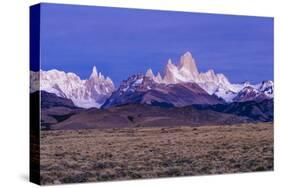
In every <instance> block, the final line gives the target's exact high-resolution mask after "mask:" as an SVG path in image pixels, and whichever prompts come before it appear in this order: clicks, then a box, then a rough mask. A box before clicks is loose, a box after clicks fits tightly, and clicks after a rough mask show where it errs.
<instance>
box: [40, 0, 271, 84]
mask: <svg viewBox="0 0 281 188" xmlns="http://www.w3.org/2000/svg"><path fill="white" fill-rule="evenodd" d="M40 34H41V36H40V37H41V40H40V41H41V46H40V48H41V57H40V58H41V69H42V70H50V69H58V70H63V71H65V72H74V73H76V74H77V75H79V76H80V77H81V78H82V79H87V78H88V77H89V76H90V74H91V72H92V67H93V66H94V65H95V66H96V67H97V69H98V71H100V72H102V74H103V75H105V76H109V77H110V78H111V79H112V80H113V82H114V83H115V84H116V85H119V84H120V82H121V81H122V80H125V79H127V78H128V76H130V75H132V74H139V73H145V72H146V70H147V69H148V68H152V70H153V72H158V71H159V72H162V71H163V69H164V66H165V64H166V63H167V60H168V59H169V58H171V59H172V61H173V63H178V62H179V58H180V56H181V55H182V54H184V53H185V52H187V51H189V52H191V53H192V55H193V57H194V59H195V61H196V63H197V66H198V69H199V71H200V72H204V71H206V70H208V69H214V70H215V72H216V73H223V74H225V75H226V76H227V77H228V78H229V80H230V81H231V82H233V83H241V82H244V81H250V82H252V83H258V82H260V81H262V80H268V79H270V80H273V18H268V17H252V16H231V15H219V14H200V13H188V12H172V11H157V10H140V9H123V8H105V7H94V6H78V5H60V4H41V33H40Z"/></svg>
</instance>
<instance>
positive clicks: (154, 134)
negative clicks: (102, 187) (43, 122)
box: [40, 123, 273, 184]
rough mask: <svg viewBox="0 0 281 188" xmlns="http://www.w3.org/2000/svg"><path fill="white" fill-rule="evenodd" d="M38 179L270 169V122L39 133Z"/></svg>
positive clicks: (102, 178)
mask: <svg viewBox="0 0 281 188" xmlns="http://www.w3.org/2000/svg"><path fill="white" fill-rule="evenodd" d="M40 150H41V165H40V166H41V183H42V184H59V183H72V182H90V181H108V180H124V179H137V178H156V177H168V176H186V175H203V174H222V173H237V172H253V171H265V170H273V125H272V124H265V123H260V124H256V125H254V124H247V125H235V126H204V127H196V128H194V127H177V128H122V129H100V130H97V129H92V130H73V131H71V130H68V131H43V132H42V134H41V149H40Z"/></svg>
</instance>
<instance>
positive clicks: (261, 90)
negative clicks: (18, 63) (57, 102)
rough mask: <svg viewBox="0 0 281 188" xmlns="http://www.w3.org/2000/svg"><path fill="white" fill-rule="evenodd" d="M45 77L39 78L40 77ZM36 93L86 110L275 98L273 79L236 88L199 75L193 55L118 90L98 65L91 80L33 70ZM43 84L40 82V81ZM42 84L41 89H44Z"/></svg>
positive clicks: (211, 72) (221, 77)
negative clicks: (44, 92)
mask: <svg viewBox="0 0 281 188" xmlns="http://www.w3.org/2000/svg"><path fill="white" fill-rule="evenodd" d="M39 74H40V77H39ZM30 76H31V78H30V80H31V85H30V90H31V93H32V92H35V91H36V90H38V88H40V90H43V91H46V92H48V93H53V94H55V95H56V96H58V97H62V98H67V99H70V100H71V101H72V102H73V103H74V105H75V106H78V107H82V108H91V107H96V108H100V107H101V108H109V107H112V106H120V105H125V104H148V105H156V106H168V107H171V106H174V107H184V106H187V105H193V104H207V105H215V104H222V103H231V102H246V101H263V100H265V99H272V98H273V90H274V84H273V82H272V81H271V80H266V81H262V82H261V83H259V84H255V85H253V84H250V83H249V82H245V83H243V84H233V83H230V81H229V80H228V79H227V77H226V76H225V75H223V74H221V73H219V74H216V73H215V71H214V70H212V69H211V70H208V71H207V72H199V71H198V69H197V66H196V62H195V60H194V58H193V57H192V55H191V53H190V52H187V53H185V54H184V55H182V56H181V58H180V60H179V63H178V64H174V63H173V62H172V60H171V59H169V60H168V62H167V64H166V66H165V68H164V71H163V73H162V74H161V73H159V72H158V73H157V74H156V75H154V73H153V71H152V69H148V70H147V72H146V74H138V75H131V76H129V78H128V79H127V80H124V81H123V82H122V83H121V84H120V86H119V88H115V86H114V83H113V82H112V80H111V79H110V78H109V77H105V76H103V75H102V73H98V71H97V68H96V67H95V66H94V67H93V71H92V74H91V75H90V77H89V79H86V80H82V79H80V77H79V76H77V75H76V74H74V73H65V72H63V71H59V70H49V71H43V70H40V71H39V72H33V71H31V75H30ZM39 79H40V81H39ZM39 85H40V87H39Z"/></svg>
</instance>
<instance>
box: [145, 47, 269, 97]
mask: <svg viewBox="0 0 281 188" xmlns="http://www.w3.org/2000/svg"><path fill="white" fill-rule="evenodd" d="M146 76H147V77H150V78H152V79H153V80H154V81H155V82H157V83H164V84H176V83H188V82H192V83H196V84H198V85H199V86H200V87H201V88H203V89H204V90H205V91H206V92H207V93H209V94H210V95H213V94H215V95H216V96H218V97H220V98H223V99H224V100H225V101H226V102H232V101H233V99H234V98H235V97H236V96H237V95H238V93H239V92H240V91H242V89H243V88H245V87H248V86H250V87H252V88H254V89H256V90H257V91H258V92H261V93H263V94H265V96H266V97H267V98H273V82H272V81H270V80H269V81H263V82H262V83H260V84H256V85H251V84H250V83H248V82H247V83H243V84H232V83H230V82H229V80H228V79H227V77H226V76H225V75H223V74H221V73H219V74H216V73H215V71H214V70H212V69H210V70H208V71H207V72H199V71H198V69H197V66H196V62H195V60H194V58H193V57H192V55H191V53H190V52H186V53H185V54H184V55H182V56H181V58H180V61H179V64H178V65H176V64H173V63H172V60H171V59H169V60H168V63H167V64H166V66H165V69H164V74H163V76H161V74H160V73H159V72H158V73H157V76H155V75H154V74H153V71H152V70H151V69H148V70H147V72H146Z"/></svg>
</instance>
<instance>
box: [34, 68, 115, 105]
mask: <svg viewBox="0 0 281 188" xmlns="http://www.w3.org/2000/svg"><path fill="white" fill-rule="evenodd" d="M39 74H40V82H39ZM30 77H31V84H30V90H31V92H34V91H36V90H38V89H39V88H40V90H43V91H47V92H49V93H54V94H56V95H57V96H59V97H64V98H68V99H71V100H72V101H73V103H74V104H75V105H76V106H78V107H83V108H90V107H100V106H101V105H102V104H103V103H104V102H105V100H106V99H107V98H108V97H109V96H110V95H111V93H112V92H113V91H114V89H115V87H114V84H113V82H112V80H111V79H110V78H109V77H104V76H103V75H102V74H101V73H98V71H97V68H96V67H95V66H94V67H93V70H92V74H91V75H90V77H89V79H85V80H82V79H80V77H79V76H77V75H76V74H74V73H71V72H69V73H65V72H63V71H59V70H55V69H53V70H49V71H43V70H40V72H33V71H31V73H30ZM39 83H40V87H38V85H39Z"/></svg>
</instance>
